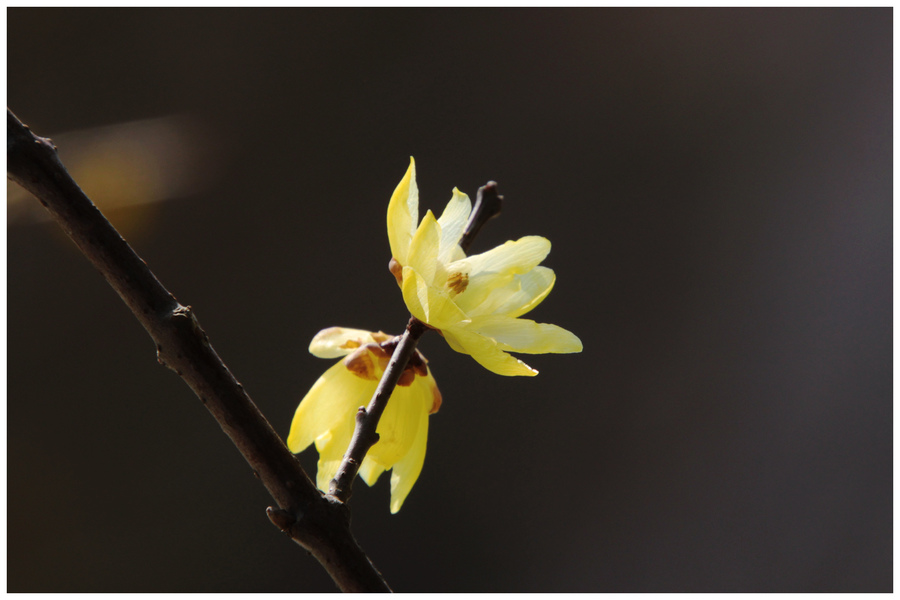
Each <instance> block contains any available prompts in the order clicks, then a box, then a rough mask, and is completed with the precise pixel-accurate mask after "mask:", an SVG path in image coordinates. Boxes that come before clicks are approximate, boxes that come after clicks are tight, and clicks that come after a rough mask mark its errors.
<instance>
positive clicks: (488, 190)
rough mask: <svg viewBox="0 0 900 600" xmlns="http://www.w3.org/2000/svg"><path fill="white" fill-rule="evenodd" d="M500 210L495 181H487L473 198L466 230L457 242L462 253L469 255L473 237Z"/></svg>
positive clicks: (500, 197) (500, 200)
mask: <svg viewBox="0 0 900 600" xmlns="http://www.w3.org/2000/svg"><path fill="white" fill-rule="evenodd" d="M502 208H503V196H499V195H497V182H496V181H488V182H487V183H486V184H484V185H483V186H481V187H480V188H478V194H477V195H476V196H475V206H474V208H472V214H471V215H469V222H468V223H466V229H465V231H463V235H462V238H461V239H460V240H459V246H460V247H461V248H462V249H463V252H465V253H466V254H468V253H469V247H470V246H471V245H472V240H474V239H475V236H476V235H478V232H479V231H481V228H482V227H484V224H485V223H487V222H488V221H490V220H491V219H493V218H494V217H496V216H497V215H499V214H500V210H501V209H502Z"/></svg>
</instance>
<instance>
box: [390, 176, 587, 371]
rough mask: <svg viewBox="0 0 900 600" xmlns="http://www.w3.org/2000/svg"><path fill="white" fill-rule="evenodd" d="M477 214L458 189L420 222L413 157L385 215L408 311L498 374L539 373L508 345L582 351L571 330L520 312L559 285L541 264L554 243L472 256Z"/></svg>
mask: <svg viewBox="0 0 900 600" xmlns="http://www.w3.org/2000/svg"><path fill="white" fill-rule="evenodd" d="M471 212H472V203H471V201H470V200H469V197H468V196H466V195H465V194H463V193H462V192H460V191H459V190H458V189H456V188H454V189H453V196H452V197H451V198H450V202H449V203H448V204H447V207H446V208H445V209H444V212H443V214H441V217H440V218H439V219H435V218H434V215H433V214H432V212H431V211H430V210H429V211H428V212H427V213H426V214H425V217H424V218H423V219H422V222H421V223H420V224H419V226H418V227H416V222H417V221H418V215H419V190H418V187H417V185H416V163H415V161H414V160H413V159H412V158H410V163H409V169H408V170H407V171H406V175H405V176H404V177H403V179H402V180H401V181H400V184H399V185H398V186H397V189H396V190H394V194H393V196H392V197H391V201H390V204H389V205H388V214H387V225H388V239H389V241H390V245H391V255H392V260H391V265H390V267H391V272H392V273H393V274H394V276H395V277H396V278H397V282H398V283H399V284H400V287H401V289H402V291H403V300H404V301H405V302H406V306H407V308H408V309H409V311H410V313H412V315H413V316H414V317H416V318H417V319H419V320H420V321H423V322H425V323H426V324H427V325H429V326H430V327H432V328H434V329H438V330H440V332H441V334H442V335H443V336H444V339H446V340H447V343H448V344H450V347H451V348H453V349H454V350H456V351H457V352H462V353H464V354H470V355H471V356H472V358H474V359H475V360H476V361H478V362H479V363H480V364H481V365H482V366H484V367H485V368H486V369H488V370H490V371H493V372H494V373H498V374H500V375H532V376H533V375H537V371H536V370H535V369H532V368H531V367H529V366H528V365H526V364H525V363H524V362H522V361H521V360H518V359H517V358H514V357H513V356H511V355H509V354H507V351H511V352H523V353H527V354H544V353H548V352H554V353H570V352H581V349H582V345H581V340H579V339H578V337H576V336H575V334H573V333H572V332H570V331H567V330H565V329H563V328H562V327H558V326H556V325H551V324H548V323H536V322H534V321H529V320H526V319H520V318H518V317H519V316H521V315H523V314H525V313H527V312H528V311H530V310H531V309H533V308H534V307H535V306H537V305H538V304H540V303H541V301H542V300H543V299H544V298H546V297H547V294H549V293H550V290H551V289H553V284H554V282H555V281H556V275H555V274H554V273H553V270H552V269H548V268H547V267H541V266H538V265H540V263H541V262H542V261H543V260H544V258H545V257H546V256H547V254H548V253H549V252H550V241H549V240H547V239H546V238H543V237H539V236H527V237H523V238H520V239H518V240H516V241H509V242H506V243H505V244H503V245H501V246H497V247H496V248H494V249H493V250H489V251H487V252H484V253H482V254H476V255H474V256H468V257H467V256H466V255H465V253H464V252H463V250H462V248H461V247H460V246H459V242H460V238H461V237H462V234H463V231H464V229H465V226H466V222H467V221H468V219H469V214H470V213H471Z"/></svg>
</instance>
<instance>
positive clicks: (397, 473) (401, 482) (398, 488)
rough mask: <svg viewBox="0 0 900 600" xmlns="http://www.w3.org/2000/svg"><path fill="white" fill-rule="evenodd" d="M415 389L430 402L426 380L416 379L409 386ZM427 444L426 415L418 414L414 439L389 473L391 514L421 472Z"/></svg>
mask: <svg viewBox="0 0 900 600" xmlns="http://www.w3.org/2000/svg"><path fill="white" fill-rule="evenodd" d="M410 387H411V388H416V390H415V393H416V394H417V395H419V396H421V398H422V400H423V401H424V402H425V403H428V402H430V398H431V395H432V390H431V385H430V383H429V382H428V381H427V378H422V377H416V380H415V381H414V382H413V384H412V385H411V386H410ZM427 442H428V413H427V412H424V411H423V412H421V413H420V414H419V425H418V428H417V430H416V437H415V439H414V440H413V443H412V444H411V445H410V448H409V450H408V451H407V452H406V455H405V456H404V457H403V458H402V459H400V460H399V461H398V462H397V463H396V464H395V465H394V468H393V470H392V471H391V512H392V513H396V512H397V511H398V510H400V507H401V506H403V501H404V500H406V497H407V496H408V495H409V492H410V490H412V487H413V485H414V484H415V483H416V480H417V479H418V478H419V474H421V472H422V465H423V464H424V462H425V448H426V446H427Z"/></svg>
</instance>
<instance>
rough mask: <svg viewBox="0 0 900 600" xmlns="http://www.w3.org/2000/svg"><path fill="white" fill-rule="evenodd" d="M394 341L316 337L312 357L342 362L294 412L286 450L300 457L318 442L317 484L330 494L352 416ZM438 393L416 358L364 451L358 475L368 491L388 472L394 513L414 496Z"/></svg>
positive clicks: (346, 332)
mask: <svg viewBox="0 0 900 600" xmlns="http://www.w3.org/2000/svg"><path fill="white" fill-rule="evenodd" d="M391 339H392V336H389V335H386V334H384V333H381V332H380V331H379V332H377V333H372V332H369V331H364V330H362V329H346V328H341V327H330V328H328V329H323V330H322V331H320V332H319V333H318V334H316V336H315V337H314V338H313V341H312V343H311V344H310V345H309V351H310V352H311V353H312V354H314V355H315V356H318V357H319V358H337V357H339V356H344V357H345V358H344V359H343V360H341V361H340V362H338V363H337V364H335V365H334V366H332V367H331V368H330V369H328V370H327V371H325V374H324V375H322V376H321V377H320V378H319V380H318V381H316V383H315V384H314V385H313V386H312V388H311V389H310V390H309V392H308V393H307V394H306V397H305V398H303V400H302V401H301V402H300V406H298V407H297V412H296V413H295V414H294V420H293V422H292V423H291V432H290V434H289V435H288V440H287V445H288V448H290V450H291V452H294V453H298V452H302V451H303V450H305V449H306V448H307V447H309V445H310V444H312V443H315V445H316V450H318V452H319V464H318V473H317V475H316V485H317V486H318V487H319V489H320V490H322V491H323V492H327V491H328V487H329V483H330V482H331V480H332V479H334V476H335V474H336V473H337V470H338V467H339V466H340V464H341V460H342V459H343V456H344V453H345V452H346V451H347V448H348V446H349V445H350V438H351V437H352V436H353V430H354V428H355V426H356V411H357V410H358V409H359V407H360V406H366V405H368V404H369V401H370V400H371V399H372V395H373V394H374V393H375V388H376V387H377V386H378V382H379V381H380V380H381V375H382V374H383V373H384V369H385V368H386V367H387V363H388V361H389V360H390V356H391V353H392V352H393V350H392V349H391V347H390V346H388V349H386V348H385V346H383V345H382V344H383V343H384V342H387V341H389V340H391ZM440 405H441V394H440V392H439V391H438V388H437V383H435V381H434V377H432V376H431V371H430V369H429V368H428V365H427V361H426V360H425V358H424V357H423V356H422V355H421V354H419V353H418V352H417V353H416V354H414V355H413V358H412V359H410V362H409V365H408V366H407V367H406V370H405V371H404V372H403V374H402V375H401V377H400V381H399V383H398V384H397V387H396V388H394V392H393V394H392V395H391V398H390V401H389V402H388V403H387V407H386V408H385V410H384V414H383V415H382V416H381V420H380V421H379V422H378V428H377V429H376V431H377V432H378V435H379V440H378V442H377V443H376V444H375V445H374V446H372V448H371V449H370V450H369V452H368V454H367V455H366V458H365V459H364V460H363V462H362V465H361V466H360V469H359V475H360V476H361V477H362V478H363V480H364V481H365V482H366V483H367V484H369V485H370V486H371V485H375V482H376V481H377V480H378V477H379V476H380V475H381V474H382V473H383V472H384V471H387V470H388V469H393V470H392V471H391V512H392V513H396V512H397V511H398V510H400V506H402V504H403V501H404V500H405V499H406V496H407V495H408V494H409V491H410V490H411V489H412V486H413V484H414V483H415V482H416V479H418V478H419V473H421V472H422V463H423V462H424V461H425V445H426V440H427V439H428V415H429V414H431V413H434V412H437V410H438V408H440Z"/></svg>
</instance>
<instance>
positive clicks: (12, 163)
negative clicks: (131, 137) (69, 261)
mask: <svg viewBox="0 0 900 600" xmlns="http://www.w3.org/2000/svg"><path fill="white" fill-rule="evenodd" d="M6 132H7V134H6V135H7V175H8V177H9V178H10V179H11V180H13V181H15V182H17V183H18V184H19V185H21V186H22V187H24V188H25V189H26V190H28V191H29V192H31V193H32V194H34V195H35V196H36V197H37V199H38V201H39V202H40V203H41V204H42V205H43V206H44V207H45V208H47V210H48V211H50V213H51V215H52V216H53V218H54V219H55V220H56V222H57V223H58V224H59V225H60V226H61V227H62V228H63V229H64V230H65V232H66V233H67V234H68V235H69V237H70V238H71V239H72V241H73V242H75V244H76V245H77V246H78V248H79V249H81V251H82V253H84V255H85V256H86V257H87V258H88V260H90V261H91V263H93V265H94V266H95V267H96V268H97V269H98V270H99V271H100V272H101V273H102V274H103V276H104V277H105V278H106V280H107V281H108V282H109V284H110V285H111V286H112V287H113V289H115V290H116V292H117V293H118V294H119V296H120V297H121V298H122V300H123V301H124V302H125V304H127V305H128V307H129V308H130V309H131V311H132V312H133V313H134V315H135V317H136V318H137V319H138V321H139V322H140V323H141V325H143V326H144V328H145V329H146V330H147V333H149V334H150V337H151V338H153V341H154V342H155V343H156V351H157V357H158V360H159V362H160V363H161V364H164V365H166V366H167V367H169V368H170V369H172V370H173V371H175V372H176V373H177V374H178V375H180V376H181V378H182V379H184V381H185V382H186V383H187V384H188V385H189V386H190V387H191V389H192V390H194V393H196V394H197V396H198V397H199V398H200V400H201V401H202V402H203V404H204V406H206V408H207V409H208V410H209V412H210V413H211V414H212V416H213V417H214V418H215V419H216V421H218V423H219V425H220V426H221V427H222V430H223V431H224V432H225V433H226V434H227V435H228V437H229V438H231V440H232V442H234V445H235V446H236V447H237V448H238V450H239V451H240V452H241V454H242V455H243V456H244V458H245V459H246V460H247V462H248V463H249V464H250V467H251V468H252V469H253V473H254V475H256V476H257V477H258V478H259V479H260V480H261V481H262V483H263V485H265V487H266V489H267V490H268V491H269V493H270V494H271V495H272V498H274V499H275V502H276V503H277V504H278V507H279V508H273V507H270V508H269V509H268V510H267V513H268V515H269V518H270V519H271V520H272V522H273V523H275V524H276V525H277V526H278V527H279V528H280V529H281V530H282V531H285V532H286V533H288V534H289V535H290V536H291V538H292V539H293V540H294V541H296V542H297V543H298V544H300V545H301V546H303V547H304V548H306V549H307V550H309V552H310V553H311V554H312V555H313V556H315V557H316V559H317V560H318V561H319V562H320V563H321V564H322V565H323V566H324V567H325V569H326V570H327V571H328V573H329V575H331V577H332V579H334V581H335V583H336V584H337V585H338V587H340V588H341V589H342V590H344V591H355V592H361V591H380V592H386V591H390V588H388V586H387V583H385V581H384V579H383V578H382V577H381V574H380V573H379V572H378V570H377V569H376V568H375V567H374V565H372V563H371V561H370V560H369V558H368V557H367V556H366V555H365V553H364V552H363V551H362V549H361V548H360V547H359V544H358V543H357V542H356V540H355V539H354V538H353V535H352V534H351V533H350V527H349V521H350V519H349V511H348V509H347V507H346V506H345V505H343V504H341V503H338V502H335V501H334V500H333V499H331V498H328V497H327V496H324V495H323V494H321V493H320V492H319V491H318V490H317V489H316V487H315V485H314V484H313V483H312V481H310V479H309V477H308V476H307V474H306V473H305V472H304V471H303V469H302V468H301V466H300V463H299V462H298V461H297V459H296V457H295V456H294V455H293V454H291V452H290V451H289V450H288V449H287V447H286V446H285V445H284V442H282V440H281V438H280V437H279V436H278V434H277V433H276V432H275V430H274V429H272V426H271V425H270V424H269V422H268V421H267V420H266V418H265V417H264V416H263V415H262V413H260V412H259V409H258V408H257V407H256V405H255V404H254V403H253V401H252V400H250V397H249V396H248V395H247V393H246V392H245V391H244V389H243V387H242V386H241V384H240V383H238V381H237V380H236V379H235V378H234V376H233V375H232V374H231V372H230V371H229V370H228V368H227V367H226V366H225V364H224V363H223V362H222V360H221V359H220V358H219V356H218V355H217V354H216V352H215V350H213V348H212V346H211V345H210V343H209V340H208V338H207V336H206V333H204V331H203V330H202V329H201V328H200V324H199V322H198V321H197V318H196V316H194V314H193V311H192V310H191V308H190V307H189V306H182V305H181V304H179V303H178V301H177V300H176V299H175V297H174V296H172V294H170V293H169V291H168V290H166V288H165V287H163V285H162V284H161V283H160V282H159V280H157V278H156V276H155V275H154V274H153V273H152V272H151V271H150V269H149V268H148V267H147V264H146V263H145V262H144V261H143V260H141V258H140V257H139V256H138V255H137V254H135V252H134V250H132V249H131V247H130V246H129V245H128V244H127V243H126V242H125V240H123V239H122V237H121V236H120V235H119V233H118V232H117V231H116V230H115V229H114V228H113V226H112V225H110V223H109V221H107V220H106V218H105V217H104V216H103V215H102V214H101V213H100V211H99V210H97V207H95V206H94V204H93V203H92V202H91V201H90V200H89V199H88V197H87V196H86V195H85V194H84V192H82V191H81V189H80V188H79V187H78V185H77V184H76V183H75V182H74V181H73V180H72V178H71V177H70V176H69V173H68V172H67V171H66V169H65V167H64V166H63V165H62V163H61V162H60V161H59V157H58V156H57V153H56V148H55V146H53V143H52V142H51V141H50V140H48V139H46V138H41V137H37V136H35V135H34V134H33V133H31V131H29V130H28V128H27V127H25V126H24V125H23V124H22V123H21V122H20V121H19V119H17V118H16V116H15V115H13V113H12V111H9V110H8V109H7V129H6Z"/></svg>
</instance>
